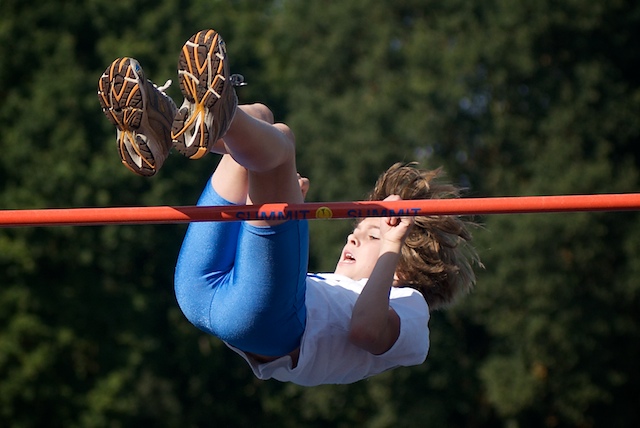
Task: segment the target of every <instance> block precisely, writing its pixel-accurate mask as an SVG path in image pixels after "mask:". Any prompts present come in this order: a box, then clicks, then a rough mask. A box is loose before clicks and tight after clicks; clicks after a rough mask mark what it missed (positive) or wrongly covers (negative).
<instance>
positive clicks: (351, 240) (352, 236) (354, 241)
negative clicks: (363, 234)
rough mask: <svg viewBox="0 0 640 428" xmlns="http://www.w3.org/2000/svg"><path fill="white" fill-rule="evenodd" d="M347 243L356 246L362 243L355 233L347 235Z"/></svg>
mask: <svg viewBox="0 0 640 428" xmlns="http://www.w3.org/2000/svg"><path fill="white" fill-rule="evenodd" d="M347 243H349V244H352V245H354V246H356V247H357V246H359V245H360V241H359V240H358V238H357V237H356V235H355V233H351V234H350V235H349V236H347Z"/></svg>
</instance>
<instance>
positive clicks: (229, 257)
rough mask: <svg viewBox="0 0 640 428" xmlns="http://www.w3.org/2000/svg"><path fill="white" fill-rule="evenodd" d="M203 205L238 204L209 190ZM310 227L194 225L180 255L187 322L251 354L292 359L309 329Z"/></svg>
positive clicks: (179, 289) (179, 290) (178, 286)
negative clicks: (306, 283)
mask: <svg viewBox="0 0 640 428" xmlns="http://www.w3.org/2000/svg"><path fill="white" fill-rule="evenodd" d="M198 205H204V206H213V205H232V204H231V203H230V202H229V201H227V200H225V199H223V198H222V197H220V196H219V195H218V194H217V193H216V191H215V190H214V189H213V186H212V185H211V182H210V181H209V182H208V183H207V187H206V188H205V190H204V192H203V193H202V196H201V197H200V200H199V201H198ZM308 252H309V232H308V224H307V222H306V221H305V220H295V221H288V222H285V223H282V224H279V225H277V226H273V227H256V226H253V225H250V224H247V223H246V222H203V223H192V224H191V225H190V226H189V228H188V230H187V233H186V236H185V238H184V242H183V243H182V249H181V250H180V255H179V256H178V262H177V266H176V273H175V292H176V298H177V300H178V304H179V305H180V308H181V309H182V312H183V313H184V314H185V316H186V317H187V319H188V320H189V321H190V322H191V323H192V324H194V325H195V326H196V327H198V328H199V329H201V330H203V331H205V332H207V333H209V334H212V335H214V336H217V337H218V338H220V339H222V340H224V341H225V342H227V343H229V344H230V345H233V346H235V347H236V348H239V349H241V350H243V351H245V352H252V353H256V354H260V355H266V356H280V355H285V354H287V353H289V352H291V351H293V350H294V349H296V348H297V347H298V346H299V345H300V339H301V337H302V333H303V332H304V328H305V319H306V307H305V291H306V285H305V278H306V274H307V264H308Z"/></svg>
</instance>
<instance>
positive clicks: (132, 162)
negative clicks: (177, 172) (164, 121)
mask: <svg viewBox="0 0 640 428" xmlns="http://www.w3.org/2000/svg"><path fill="white" fill-rule="evenodd" d="M142 74H143V73H142V69H141V68H140V65H139V64H138V63H137V61H132V60H131V58H118V59H116V60H115V61H114V62H113V63H112V64H111V65H110V66H109V67H108V68H107V69H106V70H105V71H104V73H103V74H102V76H101V77H100V81H99V82H98V100H99V101H100V105H101V107H102V112H103V113H104V115H105V116H106V117H107V119H109V121H110V122H111V123H112V124H113V125H115V127H116V128H117V137H116V138H117V143H118V153H119V155H120V159H121V160H122V163H123V164H124V165H125V166H126V167H127V168H129V169H130V170H131V171H133V172H134V173H136V174H138V175H144V176H151V175H154V174H155V173H156V161H155V159H154V157H153V154H152V153H151V150H150V149H149V146H148V144H147V139H148V138H147V137H146V136H145V135H144V134H142V133H140V132H139V131H140V127H141V126H142V124H143V121H144V119H145V118H144V108H145V94H144V91H143V89H142V86H143V82H144V78H141V77H140V75H142Z"/></svg>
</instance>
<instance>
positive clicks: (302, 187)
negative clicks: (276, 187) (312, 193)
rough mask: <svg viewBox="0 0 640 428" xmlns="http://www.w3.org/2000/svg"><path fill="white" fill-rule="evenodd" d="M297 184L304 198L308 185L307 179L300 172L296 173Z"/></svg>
mask: <svg viewBox="0 0 640 428" xmlns="http://www.w3.org/2000/svg"><path fill="white" fill-rule="evenodd" d="M298 185H299V186H300V191H301V192H302V198H303V199H304V198H306V197H307V192H308V191H309V186H310V182H309V179H308V178H306V177H303V176H301V175H300V173H298Z"/></svg>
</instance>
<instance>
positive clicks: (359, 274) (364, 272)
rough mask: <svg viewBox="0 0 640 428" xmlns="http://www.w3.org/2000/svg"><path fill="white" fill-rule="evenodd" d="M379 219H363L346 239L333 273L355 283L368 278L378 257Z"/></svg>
mask: <svg viewBox="0 0 640 428" xmlns="http://www.w3.org/2000/svg"><path fill="white" fill-rule="evenodd" d="M381 222H382V219H381V218H365V219H364V220H362V221H361V222H360V223H358V226H357V227H356V228H355V229H354V230H353V233H351V234H350V235H349V236H348V237H347V243H346V245H345V246H344V248H343V249H342V254H341V255H340V260H338V265H337V266H336V270H335V273H337V274H340V275H344V276H346V277H348V278H351V279H353V280H355V281H359V280H361V279H363V278H369V276H371V272H372V271H373V267H374V266H375V265H376V262H377V261H378V257H379V256H380V246H381V240H380V237H381V236H380V224H381Z"/></svg>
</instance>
